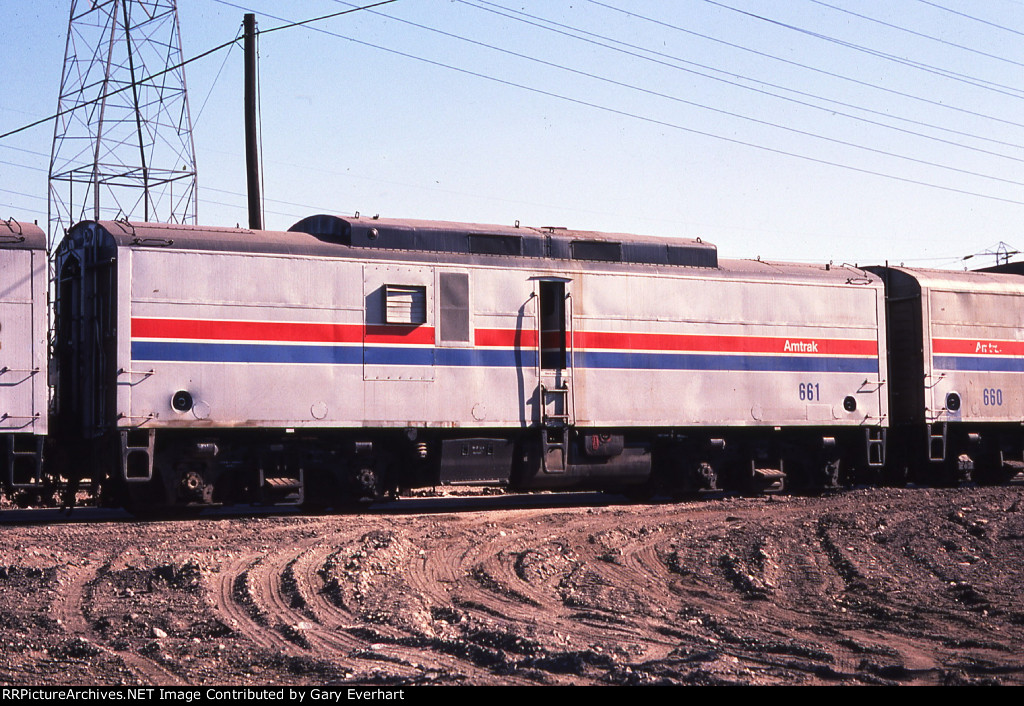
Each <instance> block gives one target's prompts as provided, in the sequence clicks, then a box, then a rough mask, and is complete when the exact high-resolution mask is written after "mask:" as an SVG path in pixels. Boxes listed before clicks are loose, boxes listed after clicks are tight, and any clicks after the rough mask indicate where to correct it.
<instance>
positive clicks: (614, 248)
mask: <svg viewBox="0 0 1024 706" xmlns="http://www.w3.org/2000/svg"><path fill="white" fill-rule="evenodd" d="M572 259H573V260H597V261H598V262H622V243H616V242H612V241H609V240H574V241H572Z"/></svg>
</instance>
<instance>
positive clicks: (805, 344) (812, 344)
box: [783, 339, 818, 353]
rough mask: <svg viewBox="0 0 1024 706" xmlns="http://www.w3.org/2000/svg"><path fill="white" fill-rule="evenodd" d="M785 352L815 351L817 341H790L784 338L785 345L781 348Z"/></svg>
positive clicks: (816, 349)
mask: <svg viewBox="0 0 1024 706" xmlns="http://www.w3.org/2000/svg"><path fill="white" fill-rule="evenodd" d="M783 350H784V351H785V352H786V353H817V352H818V342H817V341H790V340H789V339H786V346H785V348H783Z"/></svg>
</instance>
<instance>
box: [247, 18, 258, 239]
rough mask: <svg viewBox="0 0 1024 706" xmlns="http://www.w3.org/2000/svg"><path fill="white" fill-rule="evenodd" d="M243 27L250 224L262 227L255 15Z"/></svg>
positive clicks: (254, 226)
mask: <svg viewBox="0 0 1024 706" xmlns="http://www.w3.org/2000/svg"><path fill="white" fill-rule="evenodd" d="M242 27H243V29H244V35H245V41H244V44H243V47H244V49H245V174H246V184H247V185H248V193H249V228H251V229H252V230H262V229H263V212H262V209H261V208H260V161H259V138H258V135H257V130H256V15H252V14H246V15H245V18H244V19H243V21H242Z"/></svg>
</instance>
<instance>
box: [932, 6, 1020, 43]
mask: <svg viewBox="0 0 1024 706" xmlns="http://www.w3.org/2000/svg"><path fill="white" fill-rule="evenodd" d="M917 1H918V2H920V3H922V4H924V5H928V6H929V7H934V8H935V9H937V10H942V11H944V12H948V13H950V14H953V15H957V16H958V17H963V18H965V19H968V20H973V21H975V22H980V23H981V24H983V25H988V26H989V27H994V28H996V29H1001V30H1003V31H1005V32H1010V33H1011V34H1016V35H1017V36H1019V37H1024V32H1020V31H1018V30H1016V29H1011V28H1009V27H1004V26H1003V25H1001V24H996V23H995V22H989V21H988V20H983V19H981V18H979V17H975V16H974V15H968V14H967V13H966V12H960V11H958V10H954V9H952V8H949V7H945V6H943V5H940V4H938V3H936V2H929V1H928V0H917Z"/></svg>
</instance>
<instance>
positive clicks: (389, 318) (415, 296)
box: [384, 284, 427, 326]
mask: <svg viewBox="0 0 1024 706" xmlns="http://www.w3.org/2000/svg"><path fill="white" fill-rule="evenodd" d="M384 323H386V324H397V325H400V326H419V325H420V324H425V323H427V288H426V287H424V286H417V285H407V284H386V285H384Z"/></svg>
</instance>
